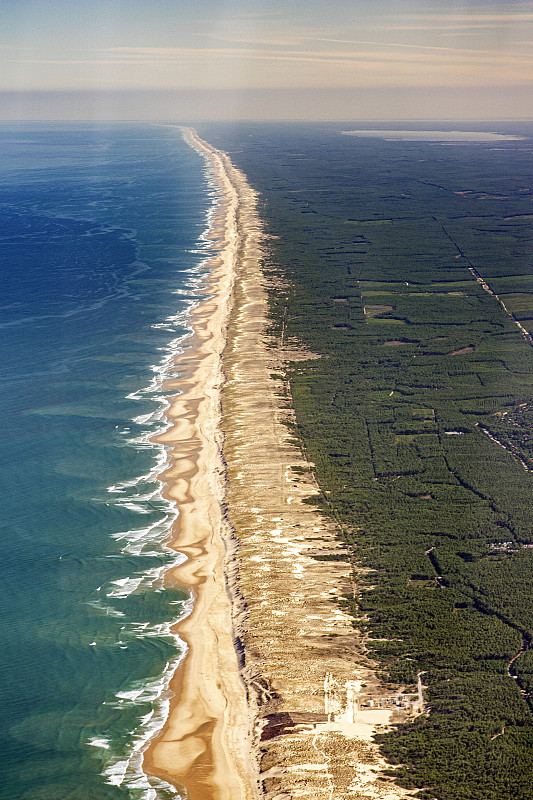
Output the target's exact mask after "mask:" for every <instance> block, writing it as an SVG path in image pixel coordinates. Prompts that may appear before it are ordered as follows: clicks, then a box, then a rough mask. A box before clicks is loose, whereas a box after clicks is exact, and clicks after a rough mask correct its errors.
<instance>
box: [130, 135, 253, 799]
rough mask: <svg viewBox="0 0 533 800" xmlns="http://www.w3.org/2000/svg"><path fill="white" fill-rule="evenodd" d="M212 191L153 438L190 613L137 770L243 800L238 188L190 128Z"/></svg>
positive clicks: (196, 794) (248, 745)
mask: <svg viewBox="0 0 533 800" xmlns="http://www.w3.org/2000/svg"><path fill="white" fill-rule="evenodd" d="M185 135H186V137H187V138H188V141H189V143H190V144H191V145H192V146H193V147H195V148H196V149H198V150H199V151H200V152H202V153H203V154H204V155H205V156H206V158H207V160H208V164H209V165H210V167H211V170H212V172H213V176H214V179H215V181H216V185H217V187H218V188H219V191H220V203H219V206H218V210H217V213H216V215H215V218H214V219H213V222H212V227H211V232H210V236H211V238H212V239H213V241H214V242H215V243H216V251H217V253H216V255H215V256H214V257H213V258H212V259H211V262H210V264H209V267H210V278H209V282H208V286H207V287H206V299H204V300H203V302H201V303H200V304H199V305H198V306H197V307H196V309H195V310H194V311H193V313H192V326H193V329H194V335H193V336H191V337H190V339H189V340H188V341H187V343H186V349H185V352H184V354H183V355H181V356H180V357H179V359H178V366H179V369H180V372H181V374H182V377H181V378H180V380H179V382H177V383H176V386H175V387H174V386H173V385H172V383H171V382H169V384H168V386H167V387H166V388H167V389H168V391H169V393H170V392H171V391H172V389H174V388H175V389H179V390H181V391H182V394H180V395H178V396H177V397H176V398H175V399H174V400H173V402H172V405H171V408H170V409H169V411H168V419H169V422H170V423H171V427H170V428H169V430H168V431H167V432H166V433H165V434H163V435H162V436H160V437H159V441H161V442H163V443H164V444H165V445H166V446H167V447H168V448H169V453H170V461H171V464H170V467H169V469H167V471H166V472H165V473H164V474H163V475H162V476H161V477H162V479H163V480H164V482H165V484H166V487H167V489H166V495H167V496H168V497H170V498H172V499H173V500H175V502H176V504H177V506H178V508H179V518H178V521H177V524H176V526H175V529H174V531H173V540H172V542H171V546H172V547H174V548H175V549H176V550H179V551H180V552H182V553H184V554H185V555H186V556H187V560H186V561H185V562H184V563H183V564H182V565H181V566H179V567H178V568H176V569H174V570H172V573H171V574H168V575H167V580H168V581H169V582H172V581H175V582H176V583H177V584H178V585H182V586H186V587H190V588H191V589H192V590H193V593H194V598H195V600H194V608H193V611H192V613H191V614H190V615H189V616H188V617H187V618H186V619H184V620H182V621H181V622H179V623H178V624H177V625H176V626H175V631H177V632H178V633H179V635H180V637H181V638H182V639H184V640H185V641H186V642H187V644H188V646H189V652H188V654H187V656H186V658H185V659H184V661H183V662H182V664H181V665H180V667H179V668H178V670H177V672H176V675H175V676H174V679H173V681H172V683H171V686H170V688H171V690H172V692H173V694H174V698H173V699H172V701H171V707H170V713H169V718H168V720H167V723H166V725H165V727H164V729H163V732H162V734H161V736H160V737H158V738H157V739H156V741H155V742H153V743H152V745H151V746H150V747H149V749H148V751H147V752H146V754H145V759H144V767H145V770H146V771H147V772H148V773H149V774H155V775H157V776H159V777H161V778H163V779H165V780H167V781H169V782H170V783H173V784H175V785H177V786H178V787H183V786H185V787H186V790H187V795H188V797H189V798H190V800H241V798H242V800H251V799H252V798H255V797H257V796H258V792H257V788H256V782H255V773H256V769H255V757H254V750H253V747H252V739H251V729H252V718H251V710H250V707H249V705H248V703H247V699H246V692H245V688H244V684H243V681H242V679H241V676H240V672H239V665H238V659H237V653H236V650H235V647H234V634H233V627H232V612H233V604H232V601H231V598H230V594H229V592H228V588H227V585H226V572H227V562H228V561H229V559H230V555H231V554H230V550H231V547H230V544H231V543H230V541H229V538H228V537H227V525H226V524H225V522H224V518H223V511H222V503H223V483H224V470H223V463H222V455H221V438H220V385H221V381H222V370H221V354H222V351H223V349H224V341H225V340H224V333H225V330H226V325H227V316H228V312H229V308H230V298H231V289H232V280H233V271H234V265H235V261H236V255H237V247H238V242H239V235H238V230H237V222H236V214H237V209H238V206H239V193H238V191H237V189H236V187H235V185H234V184H235V182H236V176H232V180H233V182H232V181H230V179H229V177H228V173H227V170H226V168H225V166H224V164H223V162H222V158H221V156H220V155H219V154H217V153H216V152H214V151H212V150H207V148H205V146H204V145H203V143H202V142H201V141H200V140H198V139H197V138H196V137H195V136H194V135H193V133H192V132H189V131H187V132H186V134H185Z"/></svg>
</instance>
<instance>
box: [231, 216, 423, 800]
mask: <svg viewBox="0 0 533 800" xmlns="http://www.w3.org/2000/svg"><path fill="white" fill-rule="evenodd" d="M240 214H241V221H240V225H239V228H240V230H241V234H242V236H243V240H242V242H241V247H240V251H239V257H238V260H237V274H236V278H235V284H234V297H233V313H232V316H231V320H230V324H229V328H228V335H227V344H226V349H225V352H224V356H223V370H224V374H225V381H224V384H223V389H222V427H223V431H224V437H225V443H224V459H225V463H226V470H227V486H226V502H227V509H228V512H227V513H228V519H229V522H230V524H231V527H232V529H233V531H234V535H235V537H236V539H237V542H238V549H237V561H236V564H235V573H236V574H234V575H233V581H235V582H236V585H237V587H238V592H239V595H240V605H239V604H237V605H236V617H237V618H236V631H237V632H238V635H239V644H240V647H241V658H242V661H243V674H244V677H245V681H246V684H247V686H248V690H249V693H250V702H252V703H254V704H256V705H257V727H256V737H257V739H258V740H260V744H259V747H260V751H261V760H260V768H261V775H260V777H261V782H262V787H263V790H264V796H265V797H266V798H269V800H282V798H286V800H288V799H289V798H300V797H301V798H304V797H305V798H309V800H311V798H328V800H341V798H342V799H343V800H347V799H348V798H360V799H361V800H362V799H363V798H365V800H366V799H367V798H368V799H369V798H388V800H393V798H400V797H404V796H408V795H409V793H408V792H403V791H402V790H401V789H399V788H398V787H396V786H394V785H393V784H391V782H390V781H389V780H388V779H386V777H385V776H384V775H383V773H382V770H383V767H384V766H385V764H384V761H383V760H382V758H381V757H380V755H379V753H378V751H377V748H376V746H375V745H374V744H373V743H372V742H371V737H372V734H373V733H374V732H375V731H376V730H379V729H380V728H381V729H383V726H386V725H387V724H388V723H389V722H390V720H391V717H392V715H393V714H394V713H396V712H395V711H394V709H391V708H370V707H366V708H358V707H357V708H356V709H355V710H354V707H353V706H354V704H353V703H352V708H351V709H346V708H345V705H346V684H347V683H348V685H349V686H350V685H352V686H354V688H355V690H356V691H358V692H359V695H358V699H361V693H362V694H366V696H369V695H373V696H374V697H375V696H379V695H380V694H383V689H382V688H380V687H379V686H378V684H377V681H376V679H375V676H374V674H373V672H372V670H371V665H370V664H369V662H368V660H367V659H366V657H365V654H364V648H363V647H362V644H361V640H360V637H359V635H358V633H357V631H356V630H355V629H354V626H353V619H352V618H351V617H350V616H348V615H347V614H346V613H344V612H343V610H342V609H341V608H340V606H339V605H338V603H337V602H336V600H335V598H337V597H339V596H341V595H342V594H347V593H351V592H352V591H353V589H354V587H353V582H352V570H351V567H350V564H349V563H348V562H343V561H323V560H317V559H316V558H314V557H313V556H317V555H331V554H341V553H343V552H344V551H343V547H342V544H341V543H340V542H339V540H338V538H337V534H336V530H335V528H334V526H333V525H332V524H331V523H330V522H329V520H327V519H325V518H324V517H322V516H321V515H320V514H319V513H318V511H317V510H316V509H314V508H313V506H312V505H308V504H304V503H303V502H302V501H303V499H304V498H306V497H309V496H310V495H312V494H314V493H316V491H317V486H316V484H315V482H314V480H313V477H312V473H310V472H309V471H305V468H306V467H308V466H309V465H308V464H307V463H306V462H305V460H304V459H303V457H302V453H301V451H300V449H299V448H298V446H297V444H296V443H295V442H294V441H293V440H292V438H291V433H290V431H289V430H288V428H287V426H286V424H284V423H285V422H286V421H287V420H288V419H290V418H291V410H290V408H289V404H288V402H287V398H286V397H285V387H284V384H283V381H282V380H280V379H279V378H276V377H275V374H276V372H279V370H280V367H282V366H283V361H284V360H285V359H287V358H290V359H292V360H300V359H301V358H305V357H306V354H305V353H299V352H292V353H291V352H290V350H289V351H287V348H284V349H283V350H281V349H279V350H276V349H275V348H274V349H272V342H271V340H270V338H269V337H268V336H267V334H266V310H267V305H266V285H265V279H264V277H263V275H262V271H261V268H260V248H261V233H260V228H259V223H258V221H254V216H255V211H254V210H253V209H252V208H247V207H242V205H241V208H240ZM295 467H296V468H297V469H296V470H295V469H294V468H295ZM298 468H304V471H303V472H302V471H301V470H300V469H298ZM328 674H329V675H330V676H331V677H330V680H331V682H332V684H333V691H332V693H331V694H330V700H329V708H327V707H326V704H325V691H324V687H325V680H326V676H327V675H328ZM350 682H352V683H351V684H350ZM356 705H357V704H356ZM332 710H333V711H334V712H336V713H334V714H331V711H332ZM326 711H329V712H330V714H329V717H330V720H331V719H333V718H334V720H333V721H330V722H329V723H328V714H327V713H326Z"/></svg>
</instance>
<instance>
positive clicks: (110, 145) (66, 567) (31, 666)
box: [0, 123, 216, 800]
mask: <svg viewBox="0 0 533 800" xmlns="http://www.w3.org/2000/svg"><path fill="white" fill-rule="evenodd" d="M0 189H1V197H2V205H1V211H0V281H1V291H0V308H1V316H0V348H1V355H0V363H1V364H2V369H1V373H0V385H1V390H0V418H1V420H2V429H3V433H2V436H1V437H0V448H1V453H0V468H1V471H2V491H1V493H0V524H1V534H0V537H1V538H0V548H1V551H0V558H1V562H2V567H1V575H2V591H1V593H0V604H1V610H0V613H1V621H2V626H1V630H2V634H1V635H2V644H1V647H0V669H1V681H0V710H1V713H2V717H3V721H2V726H1V731H0V737H1V741H0V752H1V753H2V779H1V787H0V798H1V800H8V799H9V800H30V799H31V800H104V798H106V799H107V798H109V800H112V799H114V798H117V799H118V798H132V799H134V800H137V798H139V799H140V798H146V800H149V799H151V800H155V798H161V800H163V799H165V798H170V797H179V795H178V794H177V792H176V790H175V789H173V788H172V787H170V786H168V785H166V784H164V783H162V782H160V781H158V780H155V779H150V781H149V780H148V779H147V778H146V777H145V776H144V775H143V773H142V770H141V754H142V750H143V747H144V745H145V743H146V742H147V741H148V740H149V738H150V737H152V736H153V735H154V733H155V732H156V731H157V730H158V729H159V728H160V726H161V724H162V721H163V719H164V717H165V713H166V704H167V701H168V693H167V686H168V680H169V678H170V676H171V674H172V672H173V671H174V669H175V667H176V665H177V663H178V662H179V659H180V658H181V657H182V655H183V647H182V646H180V643H179V641H177V640H176V638H175V637H174V636H173V635H172V633H171V631H170V625H171V622H172V621H175V620H176V618H177V617H179V616H180V615H182V614H183V613H185V612H186V610H187V604H188V603H189V602H190V598H189V597H188V595H187V594H185V593H184V592H180V591H178V590H175V589H170V588H166V587H165V586H164V585H163V580H162V575H163V573H164V572H165V570H166V569H168V568H169V566H171V565H172V564H173V563H177V560H178V559H179V558H180V556H179V554H176V553H175V552H174V551H171V550H169V549H168V548H166V547H165V541H166V540H167V539H168V536H169V529H170V526H171V525H172V522H173V520H174V519H175V516H176V514H177V511H176V509H175V508H174V507H173V506H172V505H171V504H170V503H169V502H167V501H166V500H165V499H164V498H163V497H162V495H161V491H160V490H161V485H160V483H159V481H158V480H157V476H158V474H159V473H160V472H161V469H162V468H163V466H164V465H165V463H166V459H167V454H166V452H165V450H164V448H163V447H162V446H160V445H156V444H154V443H153V442H151V437H153V436H154V435H155V434H156V433H157V432H158V431H161V430H164V428H165V420H164V411H165V408H166V407H167V403H166V401H165V399H164V395H163V392H162V383H163V382H164V380H165V379H166V378H167V377H170V376H172V377H176V376H178V377H179V352H180V349H181V347H182V346H183V341H184V339H185V338H186V337H187V335H188V332H189V328H188V312H189V311H190V309H191V307H192V306H193V305H194V304H195V303H197V302H198V297H199V288H200V285H201V281H202V277H203V276H204V275H205V270H206V266H205V261H206V258H207V257H208V254H209V247H210V245H209V242H208V240H207V239H206V238H205V232H206V228H207V225H208V220H209V213H210V210H211V209H212V208H213V204H214V203H215V202H216V200H215V197H214V193H213V189H212V186H211V184H210V181H209V175H208V174H207V173H206V168H205V164H204V161H203V159H202V158H201V157H200V155H199V154H198V153H196V152H195V151H193V150H192V149H191V148H190V147H189V146H188V145H186V144H185V142H184V141H183V140H182V138H181V134H180V131H179V130H178V129H177V128H172V127H170V126H157V125H148V124H131V125H126V124H114V125H104V124H98V125H96V124H95V125H90V124H81V123H80V124H74V123H72V124H48V125H44V124H36V123H24V124H22V123H18V124H15V123H4V124H2V125H1V126H0ZM185 346H186V344H185Z"/></svg>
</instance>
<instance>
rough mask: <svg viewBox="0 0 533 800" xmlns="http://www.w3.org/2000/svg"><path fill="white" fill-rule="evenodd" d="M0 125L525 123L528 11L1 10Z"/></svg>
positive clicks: (95, 4)
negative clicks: (245, 121) (11, 121)
mask: <svg viewBox="0 0 533 800" xmlns="http://www.w3.org/2000/svg"><path fill="white" fill-rule="evenodd" d="M0 59H1V62H2V63H1V66H0V119H16V118H27V119H67V118H72V119H93V118H101V119H102V118H103V119H105V118H117V119H177V120H183V121H188V120H191V121H194V120H196V119H361V120H364V119H401V118H404V119H423V118H426V119H439V118H443V119H454V118H455V119H487V120H490V119H513V118H533V0H498V1H497V2H490V1H489V0H466V1H465V0H461V1H459V0H457V1H456V0H447V1H446V2H445V3H444V2H437V1H436V0H425V2H423V1H422V0H2V2H1V4H0Z"/></svg>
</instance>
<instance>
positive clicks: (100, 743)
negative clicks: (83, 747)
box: [87, 738, 111, 750]
mask: <svg viewBox="0 0 533 800" xmlns="http://www.w3.org/2000/svg"><path fill="white" fill-rule="evenodd" d="M87 744H88V745H90V746H91V747H103V748H104V750H109V748H110V747H111V743H110V741H109V739H96V738H95V739H89V741H88V742H87Z"/></svg>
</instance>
